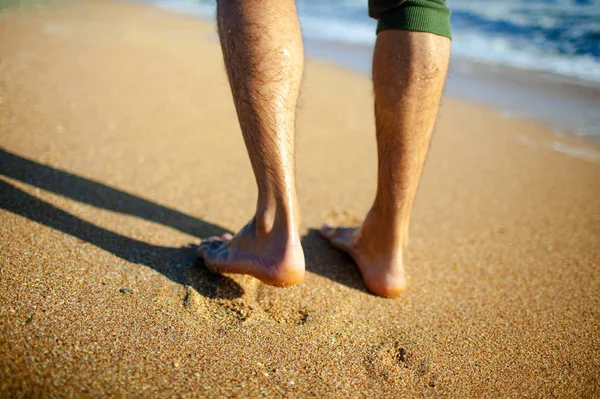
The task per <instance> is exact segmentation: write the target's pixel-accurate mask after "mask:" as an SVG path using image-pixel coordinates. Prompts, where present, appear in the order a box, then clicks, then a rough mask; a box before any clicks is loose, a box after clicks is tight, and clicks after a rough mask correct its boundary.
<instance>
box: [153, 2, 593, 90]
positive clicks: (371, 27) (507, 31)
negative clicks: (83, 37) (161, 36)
mask: <svg viewBox="0 0 600 399" xmlns="http://www.w3.org/2000/svg"><path fill="white" fill-rule="evenodd" d="M151 1H154V2H156V3H160V4H161V5H163V6H166V7H168V8H171V9H176V10H178V11H182V12H188V13H195V14H199V15H203V16H206V17H212V16H214V13H215V3H216V2H215V0H151ZM296 4H297V7H298V12H299V15H300V21H301V24H302V31H303V35H304V36H305V37H306V38H309V39H320V40H328V41H334V42H341V43H347V44H367V45H370V44H372V43H373V42H374V41H375V33H374V32H375V21H373V20H371V19H369V18H368V16H367V0H343V1H342V0H338V1H323V0H297V1H296ZM448 5H449V7H450V8H451V9H452V28H453V36H454V39H453V47H452V51H453V54H454V55H457V56H460V57H464V58H467V59H470V60H473V61H479V62H484V63H487V64H492V65H502V66H509V67H516V68H520V69H527V70H537V71H545V72H551V73H555V74H560V75H564V76H568V77H572V78H577V79H581V80H585V81H588V82H592V83H594V84H600V0H485V1H481V0H448Z"/></svg>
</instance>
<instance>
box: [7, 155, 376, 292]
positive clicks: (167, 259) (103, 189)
mask: <svg viewBox="0 0 600 399" xmlns="http://www.w3.org/2000/svg"><path fill="white" fill-rule="evenodd" d="M0 175H3V176H6V177H8V178H11V179H14V180H18V181H21V182H23V183H26V184H29V185H32V186H36V187H39V188H41V189H43V190H46V191H50V192H52V193H55V194H59V195H62V196H65V197H68V198H71V199H73V200H76V201H79V202H82V203H85V204H88V205H92V206H95V207H98V208H102V209H106V210H109V211H112V212H119V213H123V214H127V215H131V216H136V217H139V218H142V219H145V220H148V221H151V222H154V223H160V224H162V225H165V226H168V227H171V228H174V229H177V230H179V231H181V232H183V233H186V234H189V235H192V236H195V237H208V236H212V235H221V234H223V233H226V232H228V231H227V230H225V229H223V228H221V227H219V226H216V225H214V224H211V223H208V222H205V221H203V220H199V219H196V218H194V217H192V216H189V215H186V214H184V213H181V212H179V211H177V210H174V209H171V208H167V207H165V206H162V205H159V204H156V203H154V202H151V201H148V200H145V199H143V198H140V197H137V196H135V195H132V194H128V193H126V192H123V191H120V190H117V189H114V188H112V187H109V186H107V185H105V184H102V183H99V182H95V181H93V180H89V179H85V178H83V177H80V176H77V175H74V174H72V173H69V172H66V171H63V170H59V169H55V168H53V167H50V166H47V165H42V164H40V163H37V162H35V161H32V160H29V159H26V158H23V157H20V156H18V155H15V154H12V153H10V152H7V151H6V150H4V149H2V148H0ZM0 208H2V209H5V210H7V211H10V212H13V213H15V214H18V215H21V216H23V217H26V218H28V219H31V220H33V221H36V222H38V223H41V224H44V225H46V226H48V227H51V228H53V229H56V230H60V231H62V232H63V233H66V234H69V235H71V236H74V237H77V238H79V239H81V240H83V241H86V242H88V243H91V244H93V245H95V246H97V247H99V248H102V249H104V250H105V251H108V252H110V253H112V254H114V255H116V256H118V257H120V258H122V259H125V260H127V261H129V262H134V263H138V264H142V265H145V266H148V267H150V268H152V269H154V270H156V271H157V272H159V273H161V274H163V275H164V276H166V277H167V278H169V279H171V280H172V281H174V282H177V283H179V284H185V285H190V286H192V287H193V288H194V289H196V291H198V293H200V294H201V295H203V296H205V297H208V298H220V299H234V298H238V297H240V296H242V295H243V293H244V291H243V289H242V287H241V286H240V285H239V284H237V283H236V282H235V281H234V280H232V279H230V278H228V277H226V276H221V275H219V274H215V273H211V272H210V271H209V270H208V269H206V267H205V266H204V265H203V263H202V262H201V261H198V260H197V259H196V255H195V252H196V247H195V246H193V245H189V246H187V247H182V248H174V247H163V246H157V245H152V244H148V243H145V242H141V241H138V240H135V239H132V238H129V237H126V236H123V235H120V234H118V233H115V232H112V231H109V230H106V229H104V228H102V227H99V226H96V225H94V224H93V223H90V222H87V221H85V220H82V219H80V218H78V217H76V216H74V215H72V214H70V213H68V212H65V211H63V210H62V209H59V208H57V207H55V206H54V205H52V204H50V203H48V202H46V201H43V200H41V199H39V198H37V197H34V196H32V195H30V194H28V193H27V192H25V191H23V190H21V189H19V188H18V187H15V186H14V185H12V184H10V183H9V182H7V181H4V180H0ZM302 245H303V246H304V249H305V254H306V262H307V270H308V271H309V272H313V273H317V274H320V275H322V276H324V277H327V278H329V279H331V280H333V281H336V282H339V283H341V284H345V285H347V286H349V287H352V288H355V289H358V290H361V291H366V289H365V287H364V285H363V283H362V280H361V278H360V274H359V272H358V270H357V268H356V267H353V266H352V262H351V260H350V258H349V257H347V256H345V255H342V254H340V253H337V252H336V251H334V250H332V249H331V248H330V247H329V246H328V245H327V243H326V242H325V241H324V240H323V239H322V238H321V237H320V236H319V234H318V232H317V231H316V230H312V229H311V230H309V233H308V234H307V235H306V236H305V237H303V239H302Z"/></svg>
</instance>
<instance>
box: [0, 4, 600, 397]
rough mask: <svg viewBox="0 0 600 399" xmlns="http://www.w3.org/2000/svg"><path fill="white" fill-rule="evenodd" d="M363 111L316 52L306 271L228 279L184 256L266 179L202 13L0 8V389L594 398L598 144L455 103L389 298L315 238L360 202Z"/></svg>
mask: <svg viewBox="0 0 600 399" xmlns="http://www.w3.org/2000/svg"><path fill="white" fill-rule="evenodd" d="M372 101H373V99H372V93H371V84H370V82H369V80H368V79H367V78H365V77H363V76H360V75H358V74H355V73H352V72H350V71H346V70H344V69H341V68H339V67H337V66H333V65H332V64H328V63H326V62H322V61H317V60H314V59H309V60H308V61H307V65H306V70H305V78H304V84H303V90H302V93H301V99H300V107H299V121H298V132H297V178H298V190H299V196H300V206H301V210H302V225H301V229H302V230H301V233H302V235H303V240H302V241H303V245H304V248H305V255H306V265H307V270H308V274H307V279H306V281H305V283H304V284H302V285H301V286H298V287H293V288H286V289H278V288H273V287H269V286H265V285H263V284H262V283H260V282H258V281H257V280H255V279H253V278H251V277H245V276H233V275H229V276H219V275H215V274H212V273H209V272H208V271H207V270H206V269H205V268H204V267H203V266H202V265H201V264H200V263H198V262H197V261H196V259H195V247H196V246H197V245H198V244H199V242H200V240H201V238H203V237H207V236H210V235H213V234H218V233H223V232H226V231H229V232H234V231H236V230H237V229H239V228H240V227H241V226H242V225H243V224H244V223H245V222H246V221H247V220H248V219H249V218H250V217H251V215H252V212H253V210H254V206H255V198H256V188H255V185H254V178H253V176H252V171H251V167H250V163H249V161H248V159H247V156H246V150H245V148H244V145H243V141H242V137H241V134H240V131H239V126H238V124H237V119H236V115H235V110H234V107H233V102H232V99H231V95H230V90H229V86H228V83H227V80H226V76H225V73H224V68H223V64H222V58H221V52H220V48H219V46H218V42H217V38H216V34H215V27H214V25H212V24H209V23H206V22H202V21H199V20H197V19H195V18H193V17H189V16H184V15H178V14H172V13H169V12H167V11H164V10H161V9H158V8H156V7H153V6H151V5H147V4H132V3H125V2H116V1H111V0H86V1H68V0H65V1H59V2H56V3H53V4H51V5H48V6H46V7H41V8H31V7H30V8H20V9H15V8H8V9H4V10H2V11H0V397H7V398H8V397H15V398H16V397H156V398H162V397H210V398H222V397H231V398H238V397H239V398H249V397H261V398H263V397H274V398H280V397H289V398H305V397H317V398H344V397H348V398H349V397H352V398H356V397H364V398H389V397H421V396H423V397H598V396H600V295H599V294H600V201H599V198H600V158H598V157H597V155H596V154H599V152H598V151H600V149H599V147H598V146H595V145H594V144H590V143H587V142H584V141H581V140H578V139H575V138H569V137H568V136H564V137H557V136H555V135H554V134H553V133H552V131H551V129H550V128H549V127H546V126H544V125H542V124H539V123H535V122H531V121H527V120H524V119H518V118H505V117H503V116H502V115H501V114H500V113H499V112H497V111H495V110H494V109H490V108H486V107H483V106H480V105H476V104H471V103H466V102H463V101H459V100H455V99H452V98H448V97H446V98H445V99H444V100H443V103H442V108H441V111H440V117H439V121H438V124H437V128H436V132H435V134H434V138H433V142H432V147H431V151H430V154H429V157H428V160H427V163H426V167H425V171H424V175H423V180H422V183H421V186H420V190H419V193H418V195H417V200H416V204H415V211H414V215H413V218H412V225H411V242H410V245H409V250H408V254H407V256H406V268H407V274H408V276H409V289H408V291H407V292H406V294H405V295H404V297H403V298H401V299H397V300H390V299H384V298H379V297H376V296H373V295H371V294H370V293H368V292H367V290H366V288H365V287H364V285H363V283H362V281H361V279H360V275H359V272H358V270H357V268H356V267H355V266H354V265H353V264H352V262H351V260H350V258H348V257H347V256H345V255H343V254H342V253H339V252H337V251H335V250H333V249H331V248H330V247H329V246H328V245H327V244H326V242H325V241H324V240H323V239H321V238H320V237H319V235H318V234H317V232H316V230H315V229H317V228H318V227H319V226H320V225H321V224H322V223H323V222H324V221H330V222H338V223H343V224H352V223H357V222H359V221H360V220H361V217H362V216H363V215H364V214H365V212H366V211H367V210H368V208H369V205H370V203H371V201H372V199H373V196H374V193H375V183H376V182H375V175H376V152H375V140H374V126H373V117H372ZM565 149H566V150H565ZM565 152H567V153H569V154H571V155H568V154H567V153H565Z"/></svg>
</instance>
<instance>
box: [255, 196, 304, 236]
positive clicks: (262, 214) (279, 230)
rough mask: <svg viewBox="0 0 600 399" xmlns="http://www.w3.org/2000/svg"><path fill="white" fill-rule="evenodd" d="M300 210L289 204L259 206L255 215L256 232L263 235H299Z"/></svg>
mask: <svg viewBox="0 0 600 399" xmlns="http://www.w3.org/2000/svg"><path fill="white" fill-rule="evenodd" d="M297 214H298V212H297V210H296V209H294V207H292V206H287V205H282V204H279V205H274V206H258V207H257V210H256V215H255V217H254V221H255V223H254V224H255V229H256V234H257V235H258V236H262V237H269V236H274V235H275V236H279V237H281V238H286V239H294V238H297V237H298V216H297Z"/></svg>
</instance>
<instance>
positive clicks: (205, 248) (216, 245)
mask: <svg viewBox="0 0 600 399" xmlns="http://www.w3.org/2000/svg"><path fill="white" fill-rule="evenodd" d="M226 244H227V243H226V242H224V241H222V240H218V239H215V238H214V237H211V238H209V239H206V240H203V241H202V242H201V243H200V245H199V246H198V249H197V251H196V253H197V254H198V256H199V257H200V258H203V259H204V260H209V259H210V258H212V257H214V255H215V254H216V253H217V252H218V251H220V250H221V248H222V247H223V246H224V245H226Z"/></svg>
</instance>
